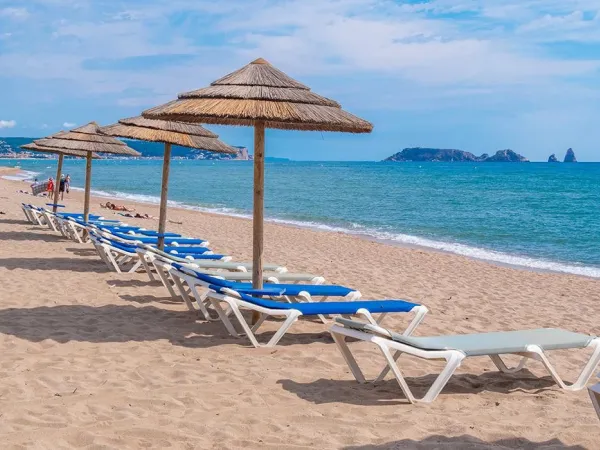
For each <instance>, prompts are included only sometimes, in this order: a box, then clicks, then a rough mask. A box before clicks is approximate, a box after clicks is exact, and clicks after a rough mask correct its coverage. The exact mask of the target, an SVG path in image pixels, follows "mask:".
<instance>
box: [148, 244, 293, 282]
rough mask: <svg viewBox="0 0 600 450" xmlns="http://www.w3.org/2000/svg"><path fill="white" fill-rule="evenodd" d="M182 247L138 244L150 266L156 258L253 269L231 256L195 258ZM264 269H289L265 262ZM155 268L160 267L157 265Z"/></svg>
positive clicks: (203, 266) (226, 268)
mask: <svg viewBox="0 0 600 450" xmlns="http://www.w3.org/2000/svg"><path fill="white" fill-rule="evenodd" d="M179 250H180V247H165V250H164V251H162V250H159V249H158V248H156V247H152V246H150V245H146V244H138V248H137V252H138V253H139V254H140V256H141V257H143V258H144V259H145V260H146V262H147V263H148V266H150V267H153V266H154V260H156V259H161V260H163V262H165V263H169V264H170V263H173V262H176V263H180V264H186V265H190V267H192V268H193V267H199V268H201V269H210V270H217V271H220V270H224V271H230V272H248V271H249V270H251V269H252V264H251V263H244V262H232V261H231V259H232V258H231V257H230V256H227V257H226V258H223V259H222V260H220V261H216V260H206V259H194V255H190V254H189V253H186V252H182V253H180V252H179ZM263 269H264V270H265V271H267V272H279V273H284V272H287V269H286V268H285V267H284V266H281V265H279V264H268V263H267V264H263ZM155 270H158V268H156V267H155ZM148 276H150V279H151V280H153V278H152V271H151V270H150V271H149V273H148Z"/></svg>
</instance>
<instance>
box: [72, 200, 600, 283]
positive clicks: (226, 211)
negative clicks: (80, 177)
mask: <svg viewBox="0 0 600 450" xmlns="http://www.w3.org/2000/svg"><path fill="white" fill-rule="evenodd" d="M73 189H74V190H81V191H82V190H83V189H81V188H73ZM93 194H94V195H96V196H99V197H105V198H120V199H123V200H129V201H133V202H140V203H149V204H159V203H160V198H159V197H156V196H152V195H143V194H128V193H124V192H106V191H93ZM169 206H174V207H178V208H183V209H189V210H194V211H201V212H208V213H212V214H222V215H226V216H230V217H239V218H244V219H250V218H252V215H251V214H249V213H245V212H242V211H239V210H236V209H233V208H226V207H221V208H214V207H213V208H209V207H203V206H194V205H189V204H185V203H181V202H177V201H169ZM265 220H266V221H267V222H272V223H278V224H283V225H292V226H295V227H301V228H310V229H315V230H321V231H329V232H338V233H346V234H352V235H358V236H362V237H365V238H369V239H377V240H380V241H385V242H388V243H396V244H400V245H410V246H416V247H425V248H430V249H435V250H439V251H443V252H449V253H454V254H457V255H462V256H467V257H470V258H475V259H480V260H484V261H489V262H494V263H497V264H504V265H510V266H515V267H526V268H529V269H534V270H547V271H552V272H563V273H570V274H574V275H583V276H587V277H592V278H600V268H598V267H589V266H583V265H582V266H578V265H573V264H565V263H560V262H555V261H549V260H544V259H536V258H531V257H528V256H521V255H511V254H508V253H503V252H498V251H494V250H488V249H484V248H479V247H473V246H470V245H465V244H460V243H453V242H443V241H435V240H432V239H426V238H422V237H418V236H412V235H408V234H402V233H391V232H387V231H381V230H376V229H371V228H367V227H364V226H362V225H360V224H356V223H352V224H351V225H350V227H348V228H346V227H341V226H335V225H328V224H324V223H320V222H311V221H299V220H291V219H281V218H266V219H265Z"/></svg>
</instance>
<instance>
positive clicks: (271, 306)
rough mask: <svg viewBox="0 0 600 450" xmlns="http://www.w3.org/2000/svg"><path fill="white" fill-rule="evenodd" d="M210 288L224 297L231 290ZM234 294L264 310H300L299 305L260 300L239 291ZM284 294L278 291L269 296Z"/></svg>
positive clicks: (217, 287) (270, 293) (210, 286)
mask: <svg viewBox="0 0 600 450" xmlns="http://www.w3.org/2000/svg"><path fill="white" fill-rule="evenodd" d="M208 288H209V289H210V290H213V291H215V292H217V293H219V294H224V295H227V294H229V292H227V291H229V290H230V289H228V288H226V287H224V286H215V285H213V284H211V285H209V286H208ZM234 292H235V296H236V297H238V298H240V299H241V300H244V301H245V302H248V303H252V304H254V305H257V306H262V307H263V308H269V309H298V305H294V304H293V303H284V302H278V301H275V300H268V299H264V298H259V297H252V296H250V295H247V294H242V293H241V292H238V291H234ZM284 292H285V290H278V292H269V293H268V294H267V295H283V293H284Z"/></svg>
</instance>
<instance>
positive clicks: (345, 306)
mask: <svg viewBox="0 0 600 450" xmlns="http://www.w3.org/2000/svg"><path fill="white" fill-rule="evenodd" d="M209 288H210V289H212V290H213V291H215V292H218V293H220V294H225V293H224V292H223V291H222V286H215V285H210V286H209ZM238 294H239V296H240V298H241V299H242V300H244V301H246V302H248V303H252V304H255V305H257V306H262V307H263V308H269V309H295V310H297V311H300V312H301V313H302V314H303V315H305V316H316V315H319V314H356V312H357V311H358V310H359V309H366V310H367V311H369V312H370V313H372V314H381V313H392V312H410V311H412V309H413V308H415V307H416V306H420V305H418V304H416V303H411V302H407V301H404V300H361V301H355V302H322V303H284V302H278V301H275V300H268V299H264V298H259V297H252V296H250V295H247V294H243V293H241V292H238ZM283 294H284V295H285V294H287V292H285V291H284V292H283Z"/></svg>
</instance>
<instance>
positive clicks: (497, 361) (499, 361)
mask: <svg viewBox="0 0 600 450" xmlns="http://www.w3.org/2000/svg"><path fill="white" fill-rule="evenodd" d="M490 359H491V360H492V361H493V362H494V365H495V366H496V367H497V368H498V370H500V371H501V372H504V373H515V372H518V371H519V370H522V369H523V367H525V364H526V363H527V359H529V358H527V357H526V356H524V357H523V358H521V361H519V364H517V365H516V366H515V367H508V366H507V365H506V364H505V363H504V361H503V360H502V358H500V356H498V355H490Z"/></svg>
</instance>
